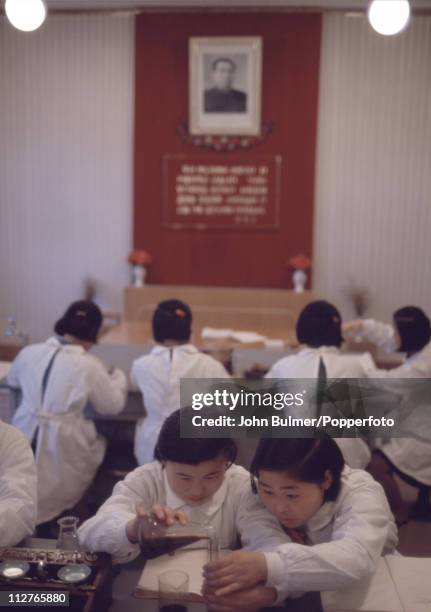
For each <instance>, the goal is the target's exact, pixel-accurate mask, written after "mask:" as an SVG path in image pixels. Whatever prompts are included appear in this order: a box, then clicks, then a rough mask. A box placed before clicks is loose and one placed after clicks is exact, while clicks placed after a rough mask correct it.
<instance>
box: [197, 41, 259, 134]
mask: <svg viewBox="0 0 431 612" xmlns="http://www.w3.org/2000/svg"><path fill="white" fill-rule="evenodd" d="M214 66H215V67H214ZM229 66H230V67H231V68H229ZM217 68H219V70H220V69H224V70H225V76H224V77H223V75H222V78H224V79H225V83H224V84H223V85H224V87H225V89H219V87H218V86H219V83H217V81H216V80H215V79H216V77H218V78H219V79H220V76H219V74H220V72H218V73H217ZM226 71H228V72H230V74H228V76H227V77H226ZM226 78H227V79H230V83H229V84H228V85H226ZM261 101H262V37H260V36H223V37H216V36H214V37H206V38H200V37H199V38H197V37H191V38H190V39H189V131H190V134H193V135H213V134H214V135H216V134H218V135H238V136H241V135H248V136H258V135H259V134H260V132H261Z"/></svg>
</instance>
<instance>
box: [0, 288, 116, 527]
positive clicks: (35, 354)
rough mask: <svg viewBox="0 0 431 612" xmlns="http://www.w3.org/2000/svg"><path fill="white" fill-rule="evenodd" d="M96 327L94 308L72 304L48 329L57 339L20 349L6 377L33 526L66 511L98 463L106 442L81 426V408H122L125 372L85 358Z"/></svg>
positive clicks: (98, 316)
mask: <svg viewBox="0 0 431 612" xmlns="http://www.w3.org/2000/svg"><path fill="white" fill-rule="evenodd" d="M101 325H102V313H101V311H100V309H99V307H98V306H97V305H96V304H94V303H93V302H91V301H87V300H79V301H77V302H73V303H72V304H71V305H70V306H69V307H68V308H67V310H66V312H65V313H64V315H63V316H62V317H61V319H59V320H58V321H57V323H56V324H55V328H54V330H55V334H56V335H55V336H52V337H51V338H49V339H48V340H46V342H41V343H39V344H32V345H30V346H26V347H25V348H23V349H22V351H21V352H20V353H19V354H18V356H17V357H16V359H15V361H14V362H13V364H12V366H11V368H10V370H9V372H8V375H7V381H8V384H9V385H11V386H13V387H19V388H20V389H21V391H22V401H21V403H20V405H19V407H18V409H17V411H16V413H15V415H14V417H13V420H12V424H13V425H15V427H17V428H18V429H20V430H21V431H22V432H23V433H24V434H25V435H26V436H27V438H28V440H29V441H30V442H31V443H33V446H34V447H35V456H36V466H37V477H38V517H37V524H38V525H39V524H40V523H45V522H47V521H50V520H52V519H54V518H55V517H57V516H58V515H59V514H61V513H62V512H64V511H65V510H69V509H71V508H73V507H74V506H75V505H76V504H77V503H78V502H79V500H80V499H81V497H82V496H83V494H84V493H85V491H86V489H87V488H88V487H89V485H90V484H91V482H92V480H93V478H94V476H95V475H96V472H97V469H98V468H99V466H100V464H101V463H102V461H103V457H104V455H105V448H106V442H105V439H104V438H103V437H102V436H100V435H98V434H97V431H96V428H95V426H94V423H93V421H91V420H89V419H87V418H86V416H85V413H84V409H85V407H86V406H87V404H88V403H90V404H92V406H93V407H94V408H95V410H96V411H97V412H99V413H101V414H117V413H119V412H120V411H121V410H122V409H123V407H124V404H125V401H126V393H127V381H126V376H125V374H124V372H122V371H121V370H118V369H114V370H112V371H108V368H107V366H105V364H103V363H102V362H101V361H100V360H99V359H98V358H97V357H95V356H93V355H91V354H89V352H88V351H89V350H90V349H91V347H92V346H93V345H94V343H95V342H97V337H98V334H99V331H100V328H101Z"/></svg>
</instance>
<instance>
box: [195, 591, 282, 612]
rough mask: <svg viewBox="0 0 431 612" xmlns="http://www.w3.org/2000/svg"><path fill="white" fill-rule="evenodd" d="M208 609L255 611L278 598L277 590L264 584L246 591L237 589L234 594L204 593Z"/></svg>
mask: <svg viewBox="0 0 431 612" xmlns="http://www.w3.org/2000/svg"><path fill="white" fill-rule="evenodd" d="M204 597H205V601H206V603H207V609H208V610H210V611H211V612H243V611H244V610H247V612H255V611H256V610H260V608H264V607H266V606H271V605H272V604H273V603H274V602H275V600H276V598H277V591H276V590H275V589H273V588H271V587H266V586H263V585H258V586H255V587H253V588H251V589H246V590H244V591H236V593H234V594H233V595H227V596H224V597H217V595H214V593H207V594H205V593H204Z"/></svg>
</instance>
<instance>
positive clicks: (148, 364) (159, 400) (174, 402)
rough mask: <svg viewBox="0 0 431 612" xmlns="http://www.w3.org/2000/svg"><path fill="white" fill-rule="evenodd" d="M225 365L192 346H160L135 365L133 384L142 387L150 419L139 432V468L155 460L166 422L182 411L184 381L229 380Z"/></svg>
mask: <svg viewBox="0 0 431 612" xmlns="http://www.w3.org/2000/svg"><path fill="white" fill-rule="evenodd" d="M227 377H229V374H228V373H227V371H226V369H225V368H224V367H223V365H222V364H221V363H220V362H219V361H217V360H216V359H214V358H213V357H210V356H209V355H205V354H204V353H201V352H200V351H198V349H197V348H196V347H195V346H193V345H192V344H181V345H178V346H175V347H166V346H162V345H160V344H158V345H157V346H155V347H154V348H153V350H152V351H151V353H149V354H148V355H143V356H142V357H140V358H139V359H136V361H134V362H133V365H132V371H131V375H130V378H131V381H132V383H133V384H134V385H136V386H137V387H139V389H140V391H141V393H142V395H143V401H144V406H145V410H146V412H147V416H146V417H145V418H142V419H139V420H138V422H137V425H136V429H135V456H136V460H137V462H138V464H139V465H143V464H145V463H150V462H151V461H153V460H154V456H153V453H154V447H155V445H156V442H157V437H158V435H159V431H160V428H161V426H162V424H163V422H164V421H165V419H166V418H167V417H168V416H169V415H170V414H171V413H172V412H174V411H175V410H177V409H178V408H180V381H181V379H182V378H211V379H212V378H227Z"/></svg>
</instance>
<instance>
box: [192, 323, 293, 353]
mask: <svg viewBox="0 0 431 612" xmlns="http://www.w3.org/2000/svg"><path fill="white" fill-rule="evenodd" d="M201 336H202V338H203V340H236V341H237V342H242V343H243V344H253V343H256V342H261V343H263V344H264V345H265V346H267V347H268V348H281V347H283V346H284V340H273V339H269V338H267V337H266V336H262V335H261V334H258V333H256V332H253V331H238V330H234V329H225V328H220V327H204V328H202V332H201Z"/></svg>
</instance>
